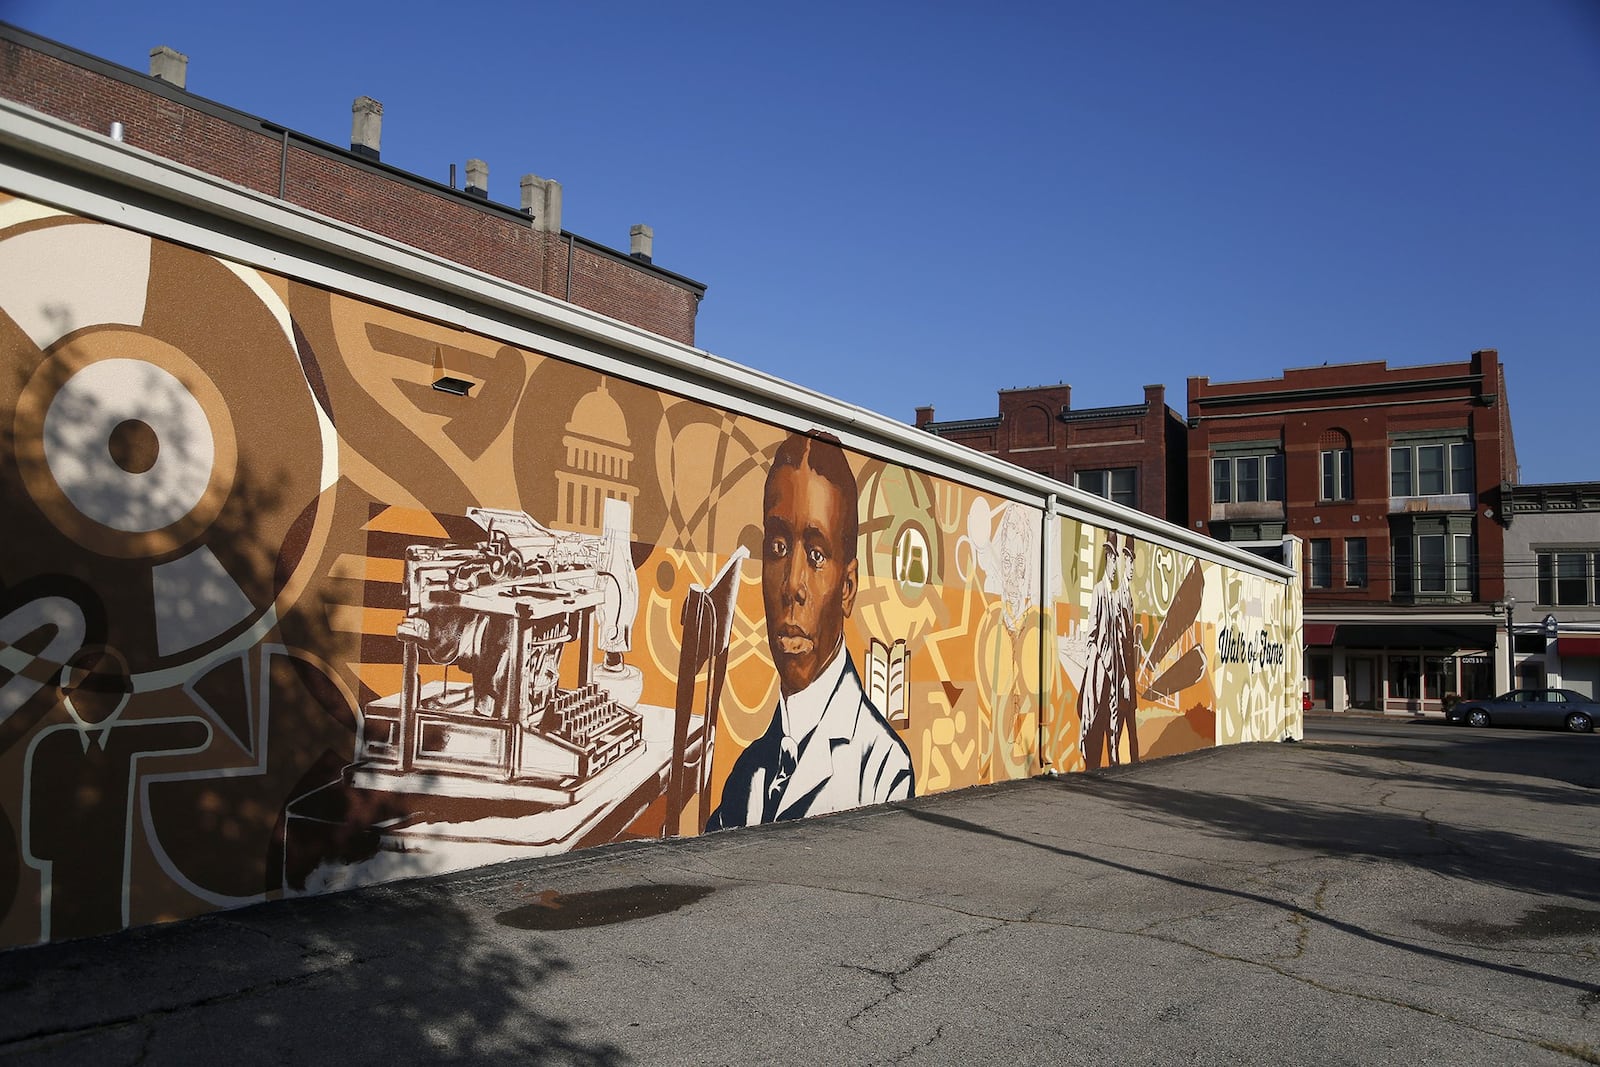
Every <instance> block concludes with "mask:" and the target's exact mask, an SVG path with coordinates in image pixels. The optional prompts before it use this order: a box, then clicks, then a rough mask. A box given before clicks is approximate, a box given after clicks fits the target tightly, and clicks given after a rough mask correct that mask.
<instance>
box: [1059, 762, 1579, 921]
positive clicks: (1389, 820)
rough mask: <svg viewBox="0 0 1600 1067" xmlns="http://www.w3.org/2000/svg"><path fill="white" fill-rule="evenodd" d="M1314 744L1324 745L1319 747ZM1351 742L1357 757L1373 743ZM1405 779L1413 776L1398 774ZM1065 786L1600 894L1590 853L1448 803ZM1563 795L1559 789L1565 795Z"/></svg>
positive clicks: (1129, 782)
mask: <svg viewBox="0 0 1600 1067" xmlns="http://www.w3.org/2000/svg"><path fill="white" fill-rule="evenodd" d="M1319 751H1321V752H1326V751H1327V749H1326V748H1324V747H1323V746H1319ZM1354 751H1356V752H1357V753H1358V754H1359V755H1360V756H1362V757H1363V760H1364V761H1365V760H1367V759H1370V758H1371V757H1372V756H1373V755H1374V754H1375V753H1376V752H1377V751H1378V750H1375V749H1373V748H1361V749H1358V750H1354ZM1321 769H1324V770H1328V771H1333V772H1335V773H1338V774H1341V775H1346V776H1349V777H1353V778H1361V779H1366V780H1368V781H1369V782H1371V784H1372V786H1374V787H1377V788H1379V789H1381V788H1382V787H1383V786H1384V784H1385V779H1384V778H1377V779H1374V777H1373V774H1372V773H1371V769H1370V768H1368V767H1364V766H1359V765H1354V764H1352V765H1349V766H1345V767H1339V766H1337V765H1335V764H1333V763H1331V762H1325V763H1324V765H1323V767H1322V768H1321ZM1394 777H1395V779H1397V780H1403V781H1404V783H1405V784H1407V785H1412V784H1416V783H1417V782H1418V781H1419V778H1418V777H1417V776H1416V775H1411V774H1407V775H1396V776H1394ZM1444 781H1445V782H1446V783H1447V784H1449V785H1451V786H1452V787H1453V788H1455V789H1457V790H1459V789H1462V788H1463V787H1466V788H1472V789H1477V788H1479V787H1480V786H1482V785H1483V784H1484V783H1483V782H1482V780H1480V779H1476V778H1474V779H1472V780H1471V781H1470V782H1469V781H1465V780H1459V781H1458V780H1452V779H1448V778H1446V779H1444ZM1057 784H1058V785H1060V786H1061V787H1062V788H1064V789H1082V790H1085V791H1089V792H1093V793H1094V795H1095V796H1097V797H1104V798H1107V799H1113V800H1116V801H1118V802H1119V803H1122V804H1125V805H1128V806H1130V807H1134V808H1143V809H1145V810H1146V811H1151V812H1154V813H1156V814H1158V815H1159V816H1160V817H1161V819H1162V821H1163V822H1164V823H1166V824H1167V825H1174V826H1175V825H1185V824H1186V825H1189V826H1192V827H1194V828H1195V830H1196V831H1198V832H1200V833H1206V834H1211V835H1212V836H1216V837H1223V838H1238V839H1248V840H1250V841H1254V842H1265V843H1268V844H1274V845H1283V846H1288V847H1292V848H1298V849H1302V850H1305V851H1311V852H1320V853H1324V854H1327V855H1333V856H1354V857H1369V858H1372V859H1381V860H1390V861H1394V862H1400V863H1406V864H1409V865H1411V866H1415V867H1422V868H1425V869H1427V870H1430V871H1434V872H1436V873H1438V874H1441V875H1445V876H1447V877H1452V878H1462V879H1466V880H1470V881H1474V882H1480V883H1483V884H1487V885H1496V886H1500V887H1503V888H1506V889H1511V890H1515V891H1518V892H1532V893H1555V894H1560V895H1565V896H1572V897H1578V898H1581V899H1584V900H1594V901H1600V883H1595V882H1594V881H1593V880H1592V879H1581V878H1577V877H1575V876H1574V872H1576V871H1581V870H1587V869H1592V867H1593V864H1594V860H1593V857H1592V856H1590V855H1589V854H1588V853H1586V852H1583V851H1579V850H1577V849H1573V848H1569V847H1567V846H1565V845H1562V844H1560V843H1557V842H1552V841H1547V840H1543V839H1541V838H1537V837H1529V836H1526V835H1523V834H1516V833H1508V832H1506V831H1504V830H1488V829H1471V830H1468V829H1458V828H1455V827H1452V826H1451V825H1449V823H1448V821H1446V820H1447V819H1448V811H1445V810H1441V811H1439V812H1436V813H1434V815H1433V817H1431V818H1430V817H1427V816H1419V815H1418V814H1417V813H1416V812H1412V811H1388V810H1385V809H1384V808H1383V807H1382V806H1381V804H1382V800H1381V799H1379V800H1376V801H1372V802H1368V803H1365V804H1363V805H1362V806H1361V807H1359V808H1352V807H1344V806H1334V805H1327V804H1317V803H1312V802H1309V801H1305V800H1295V799H1290V798H1286V797H1278V796H1273V797H1263V798H1259V799H1258V798H1255V797H1250V796H1238V795H1219V794H1216V793H1201V792H1196V791H1194V790H1192V789H1177V788H1173V787H1170V786H1163V785H1158V784H1156V783H1154V782H1149V781H1143V780H1140V779H1138V778H1133V777H1127V776H1124V777H1097V778H1095V779H1094V780H1093V781H1092V782H1083V783H1080V782H1078V781H1076V780H1073V779H1065V780H1062V781H1060V782H1058V783H1057ZM1567 802H1570V801H1569V800H1568V798H1566V797H1565V796H1563V803H1567Z"/></svg>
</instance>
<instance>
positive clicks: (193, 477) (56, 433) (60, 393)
mask: <svg viewBox="0 0 1600 1067" xmlns="http://www.w3.org/2000/svg"><path fill="white" fill-rule="evenodd" d="M16 442H17V461H18V466H19V468H20V469H21V473H22V478H23V484H24V485H25V486H26V487H27V489H28V494H29V495H30V496H32V497H33V500H34V502H35V503H36V504H38V505H39V508H40V510H41V511H43V512H44V513H45V514H46V515H47V516H49V518H50V521H51V522H52V523H54V524H55V526H56V527H57V528H58V529H59V530H60V531H61V532H62V533H64V534H67V535H68V536H69V537H71V538H72V539H73V540H76V541H78V542H79V543H81V544H83V545H84V546H85V547H87V548H91V549H93V550H94V551H96V552H100V553H102V554H105V555H109V556H121V557H125V558H137V557H143V556H154V555H160V554H162V553H166V552H170V551H172V550H173V549H176V548H179V547H181V546H183V545H185V544H188V543H189V542H191V541H193V540H194V539H195V537H197V536H198V535H200V534H201V533H203V532H204V531H205V530H206V529H207V528H208V527H210V525H211V524H212V522H213V521H214V520H215V519H216V517H217V514H218V512H219V511H220V510H221V507H222V504H223V502H224V501H225V500H226V499H227V496H228V493H229V490H230V489H231V488H232V487H233V480H234V475H235V465H236V463H237V459H238V453H237V445H236V443H235V440H234V429H233V420H232V418H231V417H230V416H229V414H228V405H227V404H226V403H225V402H224V401H223V399H222V396H221V394H220V392H219V391H218V390H217V387H216V386H215V385H214V384H213V383H212V381H211V379H210V377H209V376H207V375H206V374H204V373H202V372H201V371H200V369H199V368H198V367H196V366H195V364H194V362H193V361H192V360H191V359H189V358H188V357H187V356H185V355H184V354H183V353H182V352H180V351H179V350H178V349H176V348H175V347H173V346H172V345H169V344H166V343H165V342H163V341H160V340H158V339H156V338H154V337H149V336H146V335H143V334H139V333H136V332H134V331H133V330H130V329H126V328H121V327H116V328H108V329H102V330H96V331H92V332H89V333H85V334H82V335H80V336H78V337H74V338H73V339H71V340H69V341H67V342H64V343H63V344H62V345H61V346H60V348H59V349H58V351H57V353H56V358H55V359H51V360H46V361H45V362H43V363H42V364H40V366H39V369H38V371H37V372H36V373H35V374H34V376H33V377H32V379H31V380H30V381H29V382H28V385H27V387H26V388H25V389H24V390H23V394H22V396H21V398H20V399H19V401H18V403H17V415H16Z"/></svg>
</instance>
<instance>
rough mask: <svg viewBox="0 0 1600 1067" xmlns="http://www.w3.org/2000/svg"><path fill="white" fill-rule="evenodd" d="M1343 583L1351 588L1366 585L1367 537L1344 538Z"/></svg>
mask: <svg viewBox="0 0 1600 1067" xmlns="http://www.w3.org/2000/svg"><path fill="white" fill-rule="evenodd" d="M1344 584H1345V585H1346V586H1348V587H1349V588H1351V589H1364V588H1366V585H1367V539H1366V538H1365V537H1346V538H1345V539H1344Z"/></svg>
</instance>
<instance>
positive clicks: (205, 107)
mask: <svg viewBox="0 0 1600 1067" xmlns="http://www.w3.org/2000/svg"><path fill="white" fill-rule="evenodd" d="M0 39H5V40H9V41H12V42H14V43H16V44H20V45H22V46H23V47H25V48H30V49H32V50H33V51H35V52H41V53H43V54H44V55H47V56H51V57H52V58H55V59H59V60H61V61H62V62H64V63H70V64H72V65H73V66H75V67H82V68H83V69H85V70H89V71H93V72H94V73H96V74H100V75H103V76H104V77H107V78H110V79H112V80H113V81H119V82H122V83H123V84H124V85H132V86H135V87H137V88H139V89H142V90H144V91H145V92H148V93H151V94H153V95H155V96H159V97H161V98H163V99H165V100H170V101H171V102H172V103H175V104H180V105H182V106H184V107H188V108H192V109H194V110H195V111H198V112H200V113H201V114H204V115H209V116H211V117H212V118H215V119H221V120H222V121H224V122H228V123H231V124H233V125H235V126H238V127H240V128H241V129H246V130H249V129H255V130H257V131H258V132H260V133H262V134H263V135H265V136H269V137H285V136H286V137H288V138H289V139H291V140H293V141H294V142H295V143H296V144H297V145H299V146H301V147H303V148H305V149H307V150H308V151H311V152H315V153H316V154H318V155H322V156H327V157H329V158H332V159H337V160H338V161H340V162H341V163H346V164H348V165H350V166H352V167H357V168H359V169H363V170H368V171H372V172H374V173H376V174H381V175H383V176H384V177H386V178H390V179H392V180H394V181H397V182H400V183H401V184H403V185H409V186H410V187H412V188H413V189H416V190H418V191H420V192H425V193H431V194H433V195H435V196H442V197H447V198H450V199H453V200H455V201H457V202H458V203H461V204H465V205H467V206H469V207H472V208H475V209H477V210H478V211H482V212H484V213H486V214H489V215H498V216H500V217H502V218H504V219H507V220H510V221H515V222H519V223H522V224H527V223H528V221H529V220H530V219H531V218H532V216H530V215H527V214H525V213H523V211H522V210H521V209H520V208H514V207H512V206H510V205H509V204H502V203H499V202H497V201H494V200H489V199H486V198H484V197H480V196H474V195H472V194H471V193H468V192H467V191H466V190H465V189H453V188H451V187H450V186H449V185H447V184H445V183H444V182H437V181H434V180H433V179H431V178H424V177H422V176H421V175H420V174H415V173H413V172H411V171H408V170H402V169H401V168H399V167H396V166H394V165H392V164H389V163H385V162H383V161H382V160H381V159H373V158H372V157H371V156H366V155H362V154H361V153H359V152H352V151H351V150H350V149H348V148H340V147H339V146H338V145H335V144H330V143H328V142H327V141H323V140H320V139H318V138H316V137H312V136H311V135H309V134H304V133H300V132H299V131H297V130H292V129H290V128H289V127H287V126H284V125H282V124H281V123H277V122H272V121H269V120H267V119H263V118H260V117H258V116H256V115H252V114H250V113H249V112H247V111H240V110H239V109H238V108H233V107H229V106H228V105H227V104H221V103H218V102H217V101H215V100H211V99H209V98H207V97H204V96H199V95H197V94H195V93H192V92H190V91H189V90H187V89H180V88H178V87H177V86H175V85H173V84H171V83H170V82H165V81H162V80H161V79H160V78H152V77H151V76H150V75H148V74H141V73H140V72H139V71H137V70H134V69H133V68H131V67H124V66H122V65H121V64H118V63H113V62H111V61H110V60H108V59H102V58H101V57H99V56H96V55H91V54H90V53H88V52H84V51H80V50H79V49H76V48H73V47H72V46H71V45H66V44H62V43H61V42H59V41H52V40H50V39H49V38H47V37H40V36H39V35H38V34H35V33H30V32H28V31H27V30H25V29H22V28H21V27H20V26H16V25H13V24H12V23H9V22H0ZM102 132H103V131H102ZM561 236H562V237H563V238H567V239H571V240H572V241H573V242H575V243H577V244H581V245H583V246H584V247H585V248H588V249H590V250H591V251H594V252H598V253H600V254H602V255H604V256H607V257H608V258H611V259H615V260H617V261H618V262H620V263H626V264H627V265H628V266H630V267H634V268H636V269H638V270H641V271H644V272H646V273H648V274H654V275H657V276H659V277H661V278H663V279H666V280H667V281H671V282H674V283H676V284H678V285H681V286H683V287H684V288H686V289H690V290H693V291H694V292H696V293H698V294H700V295H704V294H705V291H706V285H705V283H704V282H698V281H695V280H694V279H693V278H689V277H687V276H685V275H682V274H678V273H676V272H674V271H670V270H667V269H666V268H664V267H659V266H657V265H655V264H654V263H645V262H644V261H642V260H639V259H635V258H634V257H633V256H631V255H629V254H628V253H626V252H623V251H620V250H619V249H615V248H612V247H610V246H609V245H604V244H601V243H600V242H598V241H595V240H592V239H590V238H588V237H582V236H579V235H578V234H574V233H570V232H568V231H567V230H562V231H561Z"/></svg>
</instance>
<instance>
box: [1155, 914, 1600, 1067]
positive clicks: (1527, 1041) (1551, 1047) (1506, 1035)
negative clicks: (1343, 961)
mask: <svg viewBox="0 0 1600 1067" xmlns="http://www.w3.org/2000/svg"><path fill="white" fill-rule="evenodd" d="M1139 936H1143V937H1149V938H1151V939H1152V940H1156V941H1162V942H1165V943H1167V944H1172V945H1181V946H1183V947H1185V948H1188V949H1191V950H1192V951H1195V952H1199V953H1201V954H1202V955H1206V956H1209V957H1211V958H1212V959H1214V960H1219V961H1222V962H1227V963H1240V964H1244V965H1245V966H1247V967H1260V968H1263V969H1264V970H1268V971H1271V972H1272V973H1274V974H1276V975H1278V976H1279V977H1281V978H1285V979H1288V980H1289V981H1291V982H1297V983H1299V984H1301V985H1304V986H1308V987H1310V988H1312V989H1316V990H1318V991H1320V992H1323V993H1327V994H1329V995H1330V996H1337V997H1350V998H1353V999H1356V1000H1363V1001H1367V1002H1368V1003H1372V1004H1386V1005H1388V1006H1390V1007H1394V1008H1400V1009H1402V1010H1405V1011H1414V1012H1416V1013H1418V1014H1419V1015H1426V1016H1429V1017H1430V1018H1434V1019H1438V1020H1440V1021H1442V1022H1447V1023H1450V1024H1452V1025H1455V1026H1460V1027H1462V1028H1463V1029H1465V1030H1469V1031H1471V1032H1473V1033H1476V1034H1482V1035H1484V1036H1485V1037H1494V1038H1499V1039H1501V1040H1505V1041H1516V1042H1518V1043H1520V1044H1524V1045H1530V1046H1533V1047H1536V1048H1542V1049H1544V1050H1545V1051H1547V1052H1557V1053H1561V1054H1563V1055H1567V1056H1571V1057H1572V1058H1574V1059H1576V1060H1578V1061H1580V1062H1583V1063H1593V1064H1597V1065H1600V1052H1597V1050H1596V1049H1595V1048H1594V1047H1592V1046H1590V1045H1587V1044H1583V1045H1576V1044H1568V1043H1561V1042H1554V1041H1550V1040H1547V1039H1545V1038H1541V1037H1536V1036H1534V1035H1531V1034H1523V1033H1518V1032H1516V1031H1508V1030H1502V1029H1497V1028H1495V1027H1493V1026H1490V1025H1486V1024H1483V1023H1480V1022H1478V1021H1475V1020H1473V1019H1464V1018H1460V1017H1458V1016H1455V1015H1451V1014H1448V1013H1446V1012H1442V1011H1436V1010H1435V1009H1433V1008H1430V1007H1428V1006H1427V1005H1425V1004H1418V1003H1415V1002H1414V1001H1409V1000H1404V999H1401V998H1399V997H1386V996H1382V995H1380V994H1377V993H1368V992H1363V991H1361V990H1359V989H1344V988H1340V987H1338V986H1334V985H1330V984H1328V983H1326V982H1322V981H1318V980H1317V979H1315V978H1311V977H1309V976H1307V975H1303V974H1297V973H1295V972H1294V971H1291V970H1289V969H1288V968H1286V967H1282V966H1279V965H1277V964H1275V963H1273V962H1272V961H1271V960H1264V959H1252V958H1250V957H1248V956H1239V955H1236V954H1233V953H1228V952H1219V951H1217V950H1215V949H1210V948H1206V947H1205V946H1204V945H1197V944H1195V943H1193V942H1191V941H1185V940H1184V939H1182V938H1177V937H1163V936H1161V935H1159V934H1142V935H1139Z"/></svg>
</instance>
